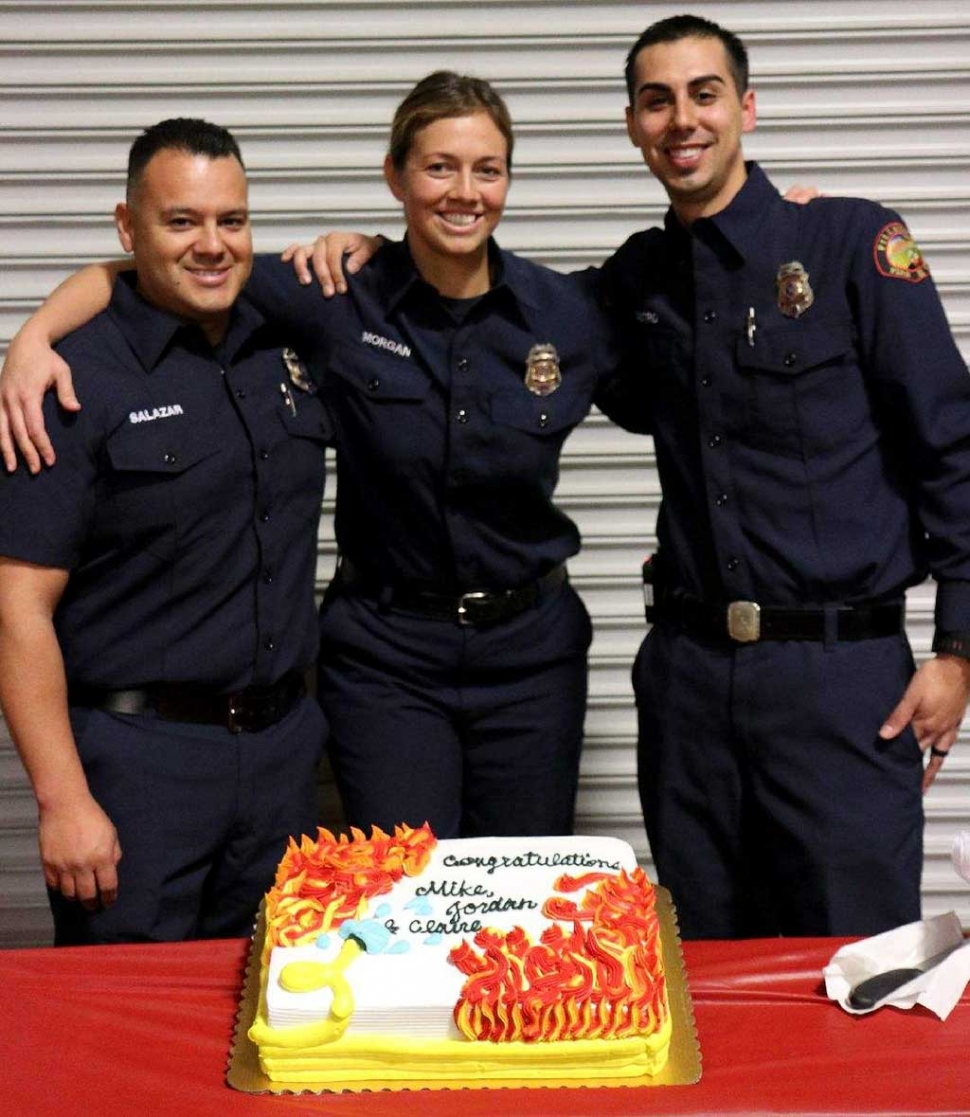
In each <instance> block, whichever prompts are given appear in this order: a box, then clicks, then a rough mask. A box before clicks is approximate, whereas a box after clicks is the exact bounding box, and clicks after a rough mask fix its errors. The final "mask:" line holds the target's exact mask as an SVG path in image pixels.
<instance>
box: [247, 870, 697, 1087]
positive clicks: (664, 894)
mask: <svg viewBox="0 0 970 1117" xmlns="http://www.w3.org/2000/svg"><path fill="white" fill-rule="evenodd" d="M657 914H658V916H659V919H660V941H661V943H662V944H663V957H664V971H665V974H666V978H667V1000H668V1003H669V1005H670V1016H671V1021H672V1023H673V1034H672V1036H671V1040H670V1055H669V1057H668V1059H667V1065H666V1066H665V1067H664V1069H663V1070H662V1071H661V1072H660V1073H659V1074H654V1075H647V1074H645V1075H640V1076H634V1077H632V1078H631V1077H626V1078H599V1077H597V1078H589V1079H582V1078H561V1079H559V1078H555V1077H549V1078H546V1077H543V1076H542V1066H541V1063H540V1064H538V1066H537V1068H536V1074H537V1075H538V1077H535V1078H528V1079H525V1078H523V1079H516V1078H503V1079H502V1080H501V1081H499V1080H497V1079H496V1080H495V1081H488V1080H484V1079H480V1078H475V1079H469V1080H467V1081H461V1080H455V1081H447V1082H441V1081H436V1082H429V1081H419V1080H417V1079H415V1080H414V1081H408V1082H382V1081H379V1080H374V1081H371V1082H352V1083H346V1084H343V1085H342V1084H341V1083H339V1082H325V1083H324V1082H321V1083H314V1082H296V1083H292V1084H290V1085H287V1084H286V1083H285V1082H271V1081H270V1080H269V1079H268V1078H267V1077H266V1075H265V1074H264V1073H263V1072H262V1070H260V1067H259V1055H258V1052H257V1049H256V1045H255V1044H254V1043H253V1041H252V1040H251V1039H250V1038H249V1035H248V1033H249V1029H250V1026H251V1025H252V1023H253V1020H254V1019H255V1016H256V1009H257V1006H258V1004H259V957H260V953H261V951H262V945H263V928H264V922H263V912H262V909H260V913H259V920H258V922H257V926H256V934H255V935H254V936H253V941H252V944H251V946H250V950H249V960H248V962H247V965H246V978H245V982H244V984H243V991H242V997H241V998H240V1003H239V1012H238V1013H237V1015H236V1030H235V1033H234V1036H233V1042H232V1050H231V1051H230V1054H229V1070H228V1073H227V1075H226V1081H227V1082H228V1083H229V1085H230V1086H232V1087H233V1089H235V1090H242V1091H244V1092H245V1093H247V1094H263V1093H269V1094H333V1093H344V1092H350V1093H363V1092H365V1091H368V1092H369V1091H375V1090H521V1089H537V1088H538V1089H542V1088H554V1087H572V1088H576V1087H588V1088H599V1087H619V1086H625V1087H627V1088H628V1089H629V1088H631V1087H636V1088H640V1087H643V1086H689V1085H691V1084H692V1083H694V1082H697V1081H698V1080H699V1079H700V1076H701V1052H700V1045H699V1043H698V1041H697V1028H696V1026H695V1024H694V1009H693V1005H692V1004H691V999H690V989H689V988H688V986H687V975H686V971H685V968H684V956H683V953H682V951H681V947H680V934H679V932H678V928H677V915H676V912H675V911H674V905H673V901H672V900H671V898H670V893H669V892H668V891H667V890H666V889H665V888H659V887H658V888H657Z"/></svg>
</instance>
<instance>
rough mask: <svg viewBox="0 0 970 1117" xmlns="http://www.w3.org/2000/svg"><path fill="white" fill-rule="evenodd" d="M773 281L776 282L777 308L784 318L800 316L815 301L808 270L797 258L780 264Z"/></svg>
mask: <svg viewBox="0 0 970 1117" xmlns="http://www.w3.org/2000/svg"><path fill="white" fill-rule="evenodd" d="M775 282H776V283H777V284H778V309H779V310H780V311H781V312H782V314H784V315H785V317H786V318H801V316H802V315H803V314H804V313H805V311H806V310H808V308H809V307H810V306H811V305H812V303H813V302H815V293H814V291H812V285H811V284H810V283H809V282H808V272H807V271H806V270H805V269H804V268H803V267H802V265H801V264H800V263H799V262H798V261H797V260H792V262H791V263H790V264H782V265H781V267H780V268H779V269H778V275H777V276H776V277H775Z"/></svg>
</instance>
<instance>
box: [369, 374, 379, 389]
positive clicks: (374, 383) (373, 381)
mask: <svg viewBox="0 0 970 1117" xmlns="http://www.w3.org/2000/svg"><path fill="white" fill-rule="evenodd" d="M380 386H381V378H380V377H379V376H372V377H371V378H370V380H368V381H367V390H368V391H369V392H376V391H377V389H378V388H379V387H380Z"/></svg>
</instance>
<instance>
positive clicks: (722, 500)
mask: <svg viewBox="0 0 970 1117" xmlns="http://www.w3.org/2000/svg"><path fill="white" fill-rule="evenodd" d="M727 502H728V495H727V493H718V494H717V497H716V498H715V500H714V503H715V504H716V505H717V506H718V508H723V507H724V505H725V504H727Z"/></svg>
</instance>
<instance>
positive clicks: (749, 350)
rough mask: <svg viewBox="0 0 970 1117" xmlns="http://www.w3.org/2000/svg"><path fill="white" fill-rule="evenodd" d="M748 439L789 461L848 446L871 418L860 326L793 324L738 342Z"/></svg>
mask: <svg viewBox="0 0 970 1117" xmlns="http://www.w3.org/2000/svg"><path fill="white" fill-rule="evenodd" d="M735 361H736V365H737V369H738V372H739V374H740V377H741V393H740V401H739V402H740V405H741V406H740V409H739V412H740V413H739V415H738V416H737V418H738V420H739V422H740V425H741V427H742V438H743V439H744V441H745V442H746V443H748V444H749V445H751V446H754V447H757V448H759V449H764V450H769V451H771V452H773V453H777V454H782V455H784V456H786V457H807V456H811V455H813V454H817V453H819V452H822V451H824V450H825V449H827V448H828V447H830V446H832V445H835V444H837V443H841V442H844V441H845V440H846V439H847V438H851V437H852V436H853V434H854V433H856V432H858V431H859V429H860V428H861V427H862V426H865V425H867V423H868V420H869V403H868V398H867V395H866V391H865V386H864V384H863V381H862V376H861V373H860V370H859V366H858V362H857V359H856V351H855V342H854V332H853V328H852V323H851V322H850V321H848V320H845V321H838V320H836V321H825V320H822V319H817V320H815V321H813V322H810V323H806V322H804V321H796V320H792V321H791V322H786V323H783V324H779V325H778V326H773V327H771V328H768V327H762V326H759V327H758V332H757V335H756V344H755V345H753V346H752V345H749V344H748V342H747V339H746V338H744V337H740V338H738V340H737V342H736V347H735Z"/></svg>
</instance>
